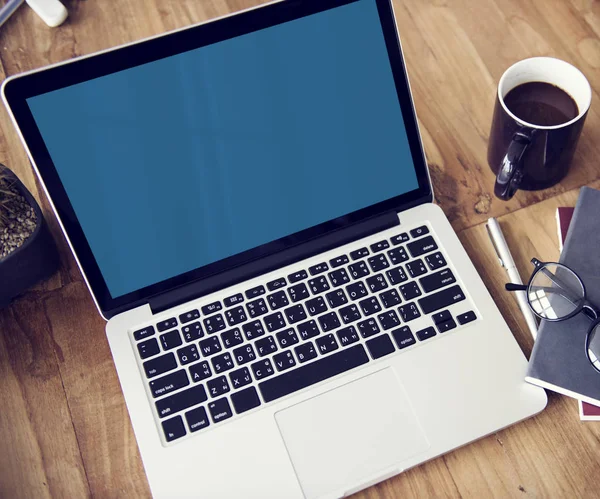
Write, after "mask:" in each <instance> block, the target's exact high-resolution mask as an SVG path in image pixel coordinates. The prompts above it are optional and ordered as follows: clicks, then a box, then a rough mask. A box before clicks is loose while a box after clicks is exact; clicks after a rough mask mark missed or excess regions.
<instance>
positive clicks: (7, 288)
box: [0, 165, 59, 309]
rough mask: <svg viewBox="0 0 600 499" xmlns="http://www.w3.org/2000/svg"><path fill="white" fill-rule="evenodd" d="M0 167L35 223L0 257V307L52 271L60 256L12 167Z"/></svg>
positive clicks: (44, 223) (30, 196)
mask: <svg viewBox="0 0 600 499" xmlns="http://www.w3.org/2000/svg"><path fill="white" fill-rule="evenodd" d="M0 170H5V171H6V172H7V173H8V176H9V178H12V180H14V184H13V185H14V186H15V187H16V188H17V190H18V191H19V193H20V194H21V195H22V196H23V197H24V198H25V199H26V200H27V203H28V204H29V205H30V206H31V207H32V208H33V211H34V212H35V216H36V222H37V225H36V228H35V230H34V232H33V234H31V236H29V238H28V239H27V240H26V241H25V242H24V243H23V244H22V245H21V246H20V247H19V248H17V249H16V250H14V251H13V252H12V253H10V254H9V255H8V256H6V257H5V258H3V259H0V309H1V308H3V307H6V306H7V305H8V304H9V303H10V302H11V301H12V300H13V299H14V298H15V297H17V296H18V295H20V294H21V293H23V292H24V291H25V290H27V289H28V288H30V287H31V286H33V285H34V284H35V283H37V282H38V281H41V280H42V279H46V278H47V277H50V276H51V275H52V274H54V272H55V271H56V270H57V269H58V266H59V259H58V251H57V250H56V244H55V243H54V239H52V235H51V234H50V230H49V229H48V224H47V223H46V220H45V219H44V216H43V215H42V210H41V209H40V207H39V205H38V204H37V201H36V200H35V199H34V198H33V196H32V195H31V193H30V192H29V191H28V190H27V188H26V187H25V186H24V185H23V183H22V182H21V181H20V180H19V178H18V177H17V176H16V175H15V174H14V173H13V172H12V171H11V170H9V169H8V168H6V167H5V166H4V165H0Z"/></svg>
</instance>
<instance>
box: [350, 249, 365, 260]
mask: <svg viewBox="0 0 600 499" xmlns="http://www.w3.org/2000/svg"><path fill="white" fill-rule="evenodd" d="M368 254H369V250H368V249H367V248H360V249H357V250H356V251H352V252H351V253H350V258H352V260H358V259H359V258H363V257H365V256H367V255H368Z"/></svg>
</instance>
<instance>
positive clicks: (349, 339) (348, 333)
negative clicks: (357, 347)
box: [337, 326, 358, 347]
mask: <svg viewBox="0 0 600 499" xmlns="http://www.w3.org/2000/svg"><path fill="white" fill-rule="evenodd" d="M337 337H338V340H339V341H340V344H341V345H342V346H343V347H345V346H347V345H352V343H356V342H357V341H358V333H357V332H356V329H355V327H354V326H348V327H345V328H342V329H340V330H339V331H338V332H337Z"/></svg>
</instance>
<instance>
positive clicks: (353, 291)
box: [346, 282, 368, 301]
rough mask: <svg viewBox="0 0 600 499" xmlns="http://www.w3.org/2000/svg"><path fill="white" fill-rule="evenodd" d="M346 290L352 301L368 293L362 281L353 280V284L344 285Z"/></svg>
mask: <svg viewBox="0 0 600 499" xmlns="http://www.w3.org/2000/svg"><path fill="white" fill-rule="evenodd" d="M346 291H347V293H348V295H349V296H350V299H351V300H353V301H354V300H358V299H359V298H362V297H363V296H367V294H368V292H367V288H365V285H364V284H363V283H362V282H355V283H354V284H349V285H348V286H346Z"/></svg>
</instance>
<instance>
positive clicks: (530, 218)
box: [0, 0, 600, 498]
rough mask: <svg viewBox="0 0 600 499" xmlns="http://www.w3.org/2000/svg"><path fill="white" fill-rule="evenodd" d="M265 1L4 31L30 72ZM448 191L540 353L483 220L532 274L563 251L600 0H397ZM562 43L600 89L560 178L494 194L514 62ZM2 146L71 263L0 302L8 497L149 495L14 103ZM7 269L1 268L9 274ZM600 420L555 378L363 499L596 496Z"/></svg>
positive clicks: (597, 51)
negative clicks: (517, 415)
mask: <svg viewBox="0 0 600 499" xmlns="http://www.w3.org/2000/svg"><path fill="white" fill-rule="evenodd" d="M256 3H259V2H257V1H255V0H201V1H199V0H177V1H176V0H121V1H120V2H109V1H104V2H102V1H95V0H88V1H76V0H69V1H68V4H67V6H68V8H69V12H70V20H69V21H68V22H67V23H66V24H65V25H64V26H62V27H60V28H58V29H50V28H47V27H46V26H45V25H44V24H42V22H41V21H40V20H39V19H38V18H37V17H36V16H35V15H34V14H33V13H32V12H31V10H30V9H29V8H28V7H22V8H21V9H20V10H19V11H18V12H17V13H16V14H15V16H14V17H13V18H12V19H11V20H10V21H9V22H8V23H7V24H6V25H5V26H3V27H2V28H1V30H0V72H1V73H2V74H1V77H2V79H3V78H4V77H6V76H9V75H12V74H15V73H17V72H20V71H24V70H28V69H32V68H36V67H39V66H43V65H45V64H48V63H53V62H57V61H62V60H65V59H69V58H72V57H75V56H78V55H82V54H88V53H91V52H94V51H97V50H101V49H105V48H108V47H112V46H115V45H118V44H122V43H125V42H129V41H133V40H138V39H140V38H143V37H147V36H150V35H154V34H157V33H162V32H164V31H167V30H171V29H174V28H179V27H182V26H185V25H188V24H191V23H195V22H199V21H203V20H205V19H209V18H213V17H217V16H220V15H223V14H227V13H229V12H231V11H236V10H240V9H242V8H246V7H249V6H251V5H254V4H256ZM394 6H395V9H396V15H397V22H398V25H399V29H400V34H401V37H402V41H403V47H404V51H405V55H406V62H407V66H408V71H409V75H410V77H411V82H412V88H413V92H414V99H415V103H416V108H417V114H418V116H419V120H420V124H421V130H422V133H423V138H424V144H425V149H426V153H427V157H428V162H429V168H430V171H431V175H432V179H433V183H434V187H435V193H436V199H437V202H438V203H439V204H440V205H441V206H442V208H443V209H444V211H445V212H446V214H447V215H448V217H449V218H450V220H451V222H452V224H453V226H454V228H455V229H456V230H457V231H458V233H459V236H460V238H461V240H462V242H463V244H464V245H465V247H466V249H467V251H468V253H469V254H470V256H471V258H472V259H473V261H474V262H475V265H476V266H477V268H478V270H479V271H480V273H481V275H482V276H483V279H484V281H485V283H486V285H487V286H488V288H489V290H490V292H491V293H492V295H493V297H494V299H495V300H496V303H497V304H498V306H499V307H500V309H501V311H502V312H503V314H504V316H505V317H506V320H507V321H508V323H509V325H510V327H511V329H512V331H513V332H514V335H515V337H516V338H517V340H518V342H519V344H520V345H521V347H522V349H523V351H524V352H525V354H526V355H529V353H530V352H531V348H532V339H531V337H530V335H529V332H528V330H527V328H526V326H525V322H524V320H523V318H522V317H521V315H520V313H519V309H518V308H517V305H516V302H515V301H514V297H513V296H511V295H509V294H508V293H506V292H504V291H503V290H502V286H503V283H504V282H505V280H506V276H505V274H504V272H503V270H502V269H501V268H500V267H499V266H498V264H497V261H496V259H495V256H494V253H493V250H492V248H491V246H490V244H489V242H488V239H487V235H486V233H485V229H484V226H483V225H482V223H483V222H484V221H485V220H486V219H487V218H488V217H490V216H496V217H500V221H501V224H502V227H503V228H504V230H505V233H506V236H507V239H508V243H509V245H510V246H511V248H512V249H513V253H514V256H515V258H516V261H517V264H518V266H519V269H520V271H521V274H522V275H523V276H528V275H529V272H530V266H529V264H528V261H529V259H530V258H531V257H532V256H537V257H539V258H541V259H547V260H555V259H557V258H558V246H557V237H556V224H555V219H554V215H555V209H556V207H557V206H561V205H571V206H572V205H574V203H575V201H576V199H577V194H578V188H579V187H580V186H582V185H591V186H595V187H600V180H598V172H599V171H600V113H599V112H598V103H599V102H600V99H599V95H598V93H599V91H600V2H598V1H597V0H535V1H523V0H477V1H473V0H396V1H395V3H394ZM536 55H550V56H556V57H559V58H562V59H564V60H567V61H569V62H571V63H573V64H574V65H576V66H577V67H579V68H580V69H581V70H582V71H583V72H584V73H585V74H586V75H587V77H588V79H589V80H590V82H591V84H592V87H593V90H594V96H593V99H592V101H593V104H592V108H591V110H590V113H589V115H588V117H587V122H586V125H585V129H584V132H583V135H582V137H581V141H580V144H579V148H578V150H577V153H576V156H575V159H574V163H573V168H572V169H571V172H570V173H569V175H568V176H567V177H566V179H564V180H563V181H562V182H561V184H560V185H558V186H556V187H554V188H552V189H548V190H545V191H539V192H529V193H526V192H519V193H518V194H517V195H516V196H515V198H514V199H512V200H511V201H510V202H502V201H499V200H497V199H495V198H494V197H493V195H492V185H493V175H492V174H491V173H490V171H489V169H488V166H487V162H486V148H487V139H488V132H489V126H490V120H491V113H492V107H493V102H494V96H495V86H496V83H497V81H498V79H499V78H500V76H501V74H502V72H503V71H504V70H505V69H506V68H507V67H508V66H509V65H510V64H512V63H513V62H515V61H517V60H519V59H523V58H526V57H531V56H536ZM0 131H1V133H0V161H1V162H3V163H5V164H7V165H9V166H10V167H11V168H13V169H14V170H15V171H16V172H17V174H18V175H19V176H20V177H21V178H22V179H23V181H24V182H25V184H26V185H27V186H28V187H29V188H30V189H31V190H32V192H33V193H34V195H36V197H37V198H38V199H39V200H41V203H42V205H43V208H44V211H45V214H46V217H47V218H48V219H49V221H50V223H51V225H52V228H53V231H54V235H55V238H56V239H57V241H58V244H59V248H60V250H61V258H62V266H61V269H60V272H58V273H57V274H56V275H54V276H53V277H52V278H51V279H49V280H48V281H46V282H44V283H41V284H39V285H38V286H36V287H35V288H34V289H32V290H30V291H29V292H27V293H26V294H25V295H24V296H23V297H22V298H20V299H19V300H17V301H16V302H15V303H14V304H13V305H12V306H11V307H9V308H8V309H6V310H4V311H1V312H0V383H1V385H0V442H1V447H2V452H0V497H6V498H14V497H35V498H42V497H47V496H54V497H85V496H90V495H93V496H95V497H102V498H104V497H113V496H120V497H137V496H148V495H149V489H148V485H147V482H146V478H145V475H144V472H143V469H142V465H141V461H140V457H139V453H138V450H137V446H136V442H135V438H134V435H133V432H132V429H131V425H130V422H129V418H128V415H127V409H126V407H125V404H124V400H123V396H122V394H121V390H120V387H119V382H118V379H117V376H116V372H115V368H114V365H113V363H112V360H111V355H110V352H109V349H108V344H107V341H106V338H105V334H104V321H103V320H102V319H101V318H100V316H99V315H98V313H97V312H96V309H95V307H94V305H93V303H92V299H91V297H90V296H89V294H88V291H87V288H86V286H85V284H84V283H83V280H82V277H81V275H80V273H79V271H78V270H77V268H76V266H75V263H74V259H73V257H72V256H71V254H70V252H69V251H68V248H67V246H66V243H65V242H64V240H63V238H62V236H61V234H60V232H59V230H58V225H57V223H56V220H55V219H54V217H53V215H52V213H51V212H50V211H49V206H48V202H47V201H46V199H45V198H44V196H43V194H42V192H41V190H40V186H39V184H38V182H37V181H36V179H35V177H34V174H33V171H32V169H31V167H30V165H29V163H28V160H27V158H26V156H25V153H24V151H23V148H22V147H21V145H20V143H19V140H18V138H17V134H16V133H15V131H14V130H13V128H12V126H11V124H10V122H9V118H8V116H7V113H6V112H5V110H4V108H2V109H1V110H0ZM0 285H1V283H0ZM599 469H600V424H598V423H590V422H587V423H582V422H580V421H579V417H578V414H577V404H576V402H575V401H574V400H573V399H569V398H566V397H562V396H558V395H555V394H550V400H549V404H548V407H547V409H546V410H545V411H544V412H543V413H541V414H540V415H538V416H537V417H535V418H532V419H529V420H527V421H525V422H523V423H521V424H518V425H516V426H513V427H511V428H508V429H505V430H502V431H499V432H497V433H496V434H494V435H492V436H489V437H487V438H485V439H482V440H480V441H478V442H476V443H473V444H471V445H468V446H466V447H464V448H462V449H459V450H456V451H454V452H452V453H450V454H448V455H446V456H444V457H440V458H438V459H435V460H433V461H431V462H429V463H427V464H424V465H422V466H419V467H418V468H416V469H413V470H411V471H408V472H406V473H404V474H402V475H400V476H397V477H395V478H391V479H389V480H387V481H386V482H384V483H381V484H379V485H377V486H375V487H372V488H370V489H368V490H366V491H364V492H362V493H360V494H358V495H357V497H364V498H366V497H381V498H383V497H388V498H389V497H440V496H448V497H458V496H469V497H487V496H499V497H506V496H514V497H524V496H533V497H547V496H553V497H560V496H566V497H575V496H587V497H597V496H598V493H599V492H598V470H599Z"/></svg>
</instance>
